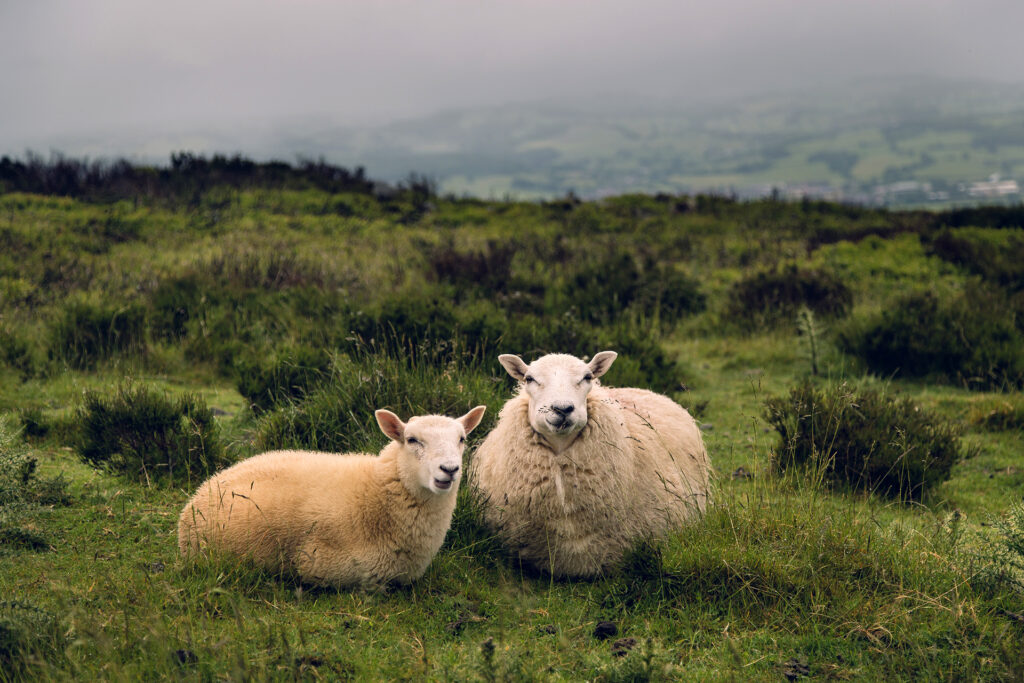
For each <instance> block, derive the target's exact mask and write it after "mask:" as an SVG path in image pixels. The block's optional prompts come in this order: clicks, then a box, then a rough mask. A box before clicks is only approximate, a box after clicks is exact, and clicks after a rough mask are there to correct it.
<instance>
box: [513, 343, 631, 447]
mask: <svg viewBox="0 0 1024 683" xmlns="http://www.w3.org/2000/svg"><path fill="white" fill-rule="evenodd" d="M616 355H617V354H616V353H615V352H614V351H602V352H601V353H599V354H597V355H595V356H594V359H593V360H592V361H590V362H589V363H585V362H583V361H582V360H580V359H579V358H577V357H575V356H569V355H566V354H560V353H557V354H550V355H547V356H543V357H542V358H538V359H537V360H535V361H533V362H532V363H530V364H529V365H527V364H526V363H524V362H523V360H522V359H521V358H519V356H512V355H503V356H499V357H498V360H499V361H500V362H501V364H502V365H503V366H504V367H505V369H506V370H507V371H508V373H509V374H510V375H512V376H513V377H515V378H516V379H517V380H519V381H520V382H522V383H523V389H524V391H525V392H526V394H527V396H529V399H530V404H529V419H530V425H531V426H532V427H533V429H534V431H536V432H537V433H538V434H540V436H541V438H543V439H544V441H545V442H546V443H548V445H550V446H551V447H552V448H554V449H555V450H556V451H559V450H561V449H563V448H565V447H567V446H568V445H569V444H570V443H571V442H572V440H573V439H574V438H575V437H576V435H577V434H579V433H580V431H581V430H582V429H583V428H584V427H585V426H586V425H587V394H589V393H590V390H591V389H592V388H593V386H594V380H596V379H597V378H598V377H600V376H601V375H603V374H604V373H605V372H607V371H608V368H610V367H611V365H612V362H613V361H614V360H615V358H616Z"/></svg>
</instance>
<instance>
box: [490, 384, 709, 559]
mask: <svg viewBox="0 0 1024 683" xmlns="http://www.w3.org/2000/svg"><path fill="white" fill-rule="evenodd" d="M528 409H529V397H528V396H527V395H526V394H525V393H524V392H520V394H519V395H518V396H516V397H515V398H513V399H511V400H510V401H508V402H507V403H506V404H505V406H504V408H502V411H501V414H500V415H499V418H498V425H497V426H496V427H495V429H494V430H493V431H492V432H491V433H490V434H489V435H488V436H487V439H486V440H485V441H484V442H483V443H482V444H481V445H480V447H479V448H478V449H477V451H476V454H475V456H474V458H473V478H472V481H473V482H475V486H476V492H477V494H478V495H479V496H480V497H481V499H482V500H483V501H484V511H485V513H484V514H485V519H486V522H487V524H488V525H489V526H490V527H491V528H492V530H493V531H494V532H495V533H496V534H497V535H498V536H499V537H500V538H501V539H502V541H503V542H504V543H505V544H506V546H507V547H508V548H509V549H510V550H511V551H512V552H513V553H515V554H516V555H517V556H518V557H519V558H520V559H522V560H524V561H526V562H528V563H530V564H532V565H534V566H535V567H536V568H538V569H540V570H543V571H549V572H550V573H551V574H553V575H555V576H580V577H587V576H595V575H598V574H600V573H602V572H603V571H604V570H606V569H608V568H609V567H610V566H611V565H613V564H614V563H616V562H617V561H619V560H620V559H621V558H622V556H623V553H624V552H625V551H626V550H628V549H629V548H630V547H631V546H632V545H633V544H634V543H635V542H636V541H637V540H639V539H641V538H645V537H652V536H658V535H661V534H663V533H664V532H666V531H667V530H669V529H671V528H672V527H675V526H678V525H680V524H681V523H683V522H684V521H685V520H686V519H687V518H688V517H690V516H691V515H693V514H694V513H695V512H697V511H703V510H704V506H705V504H706V501H707V489H708V474H709V469H710V464H709V462H708V456H707V451H706V450H705V448H704V442H703V439H702V438H701V434H700V429H699V428H698V426H697V424H696V423H695V422H694V420H693V418H692V417H691V416H690V414H689V413H687V412H686V411H685V410H684V409H683V408H682V407H681V406H680V405H679V404H677V403H675V402H674V401H672V400H671V399H669V398H667V397H665V396H662V395H660V394H656V393H653V392H651V391H646V390H643V389H612V388H606V387H601V386H595V387H594V389H593V390H591V392H590V394H589V395H588V396H587V413H588V418H587V424H586V426H585V427H584V428H583V430H582V431H581V432H580V434H579V435H578V436H577V437H576V439H575V440H574V441H573V442H572V443H571V444H570V446H569V447H568V448H567V449H565V450H564V451H563V452H561V453H559V454H556V453H555V452H554V451H552V450H551V449H550V448H548V447H547V446H546V445H544V444H543V442H542V441H541V439H540V437H539V436H538V435H537V433H536V432H535V431H534V430H533V428H532V427H531V426H530V422H529V415H528Z"/></svg>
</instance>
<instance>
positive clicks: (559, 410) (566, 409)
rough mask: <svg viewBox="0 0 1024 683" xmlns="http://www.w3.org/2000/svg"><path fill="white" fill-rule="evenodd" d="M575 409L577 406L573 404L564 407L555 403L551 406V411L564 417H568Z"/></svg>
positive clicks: (564, 404)
mask: <svg viewBox="0 0 1024 683" xmlns="http://www.w3.org/2000/svg"><path fill="white" fill-rule="evenodd" d="M575 409H576V406H574V405H573V404H571V403H563V404H562V405H557V404H555V403H552V404H551V410H553V411H555V412H556V413H558V414H559V415H562V416H565V415H568V414H569V413H571V412H572V411H573V410H575Z"/></svg>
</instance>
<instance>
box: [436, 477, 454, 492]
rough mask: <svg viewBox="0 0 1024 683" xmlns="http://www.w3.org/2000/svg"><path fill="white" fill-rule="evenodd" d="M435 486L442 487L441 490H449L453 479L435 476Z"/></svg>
mask: <svg viewBox="0 0 1024 683" xmlns="http://www.w3.org/2000/svg"><path fill="white" fill-rule="evenodd" d="M434 486H435V487H436V488H438V489H440V490H441V491H447V490H448V489H450V488H451V487H452V480H451V479H447V480H446V479H437V478H435V479H434Z"/></svg>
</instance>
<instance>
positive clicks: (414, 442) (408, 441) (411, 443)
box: [405, 436, 420, 446]
mask: <svg viewBox="0 0 1024 683" xmlns="http://www.w3.org/2000/svg"><path fill="white" fill-rule="evenodd" d="M405 442H406V443H407V444H409V445H410V446H411V445H413V444H418V443H419V442H420V441H419V439H417V438H415V437H412V436H410V437H409V438H408V439H406V440H405Z"/></svg>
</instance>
